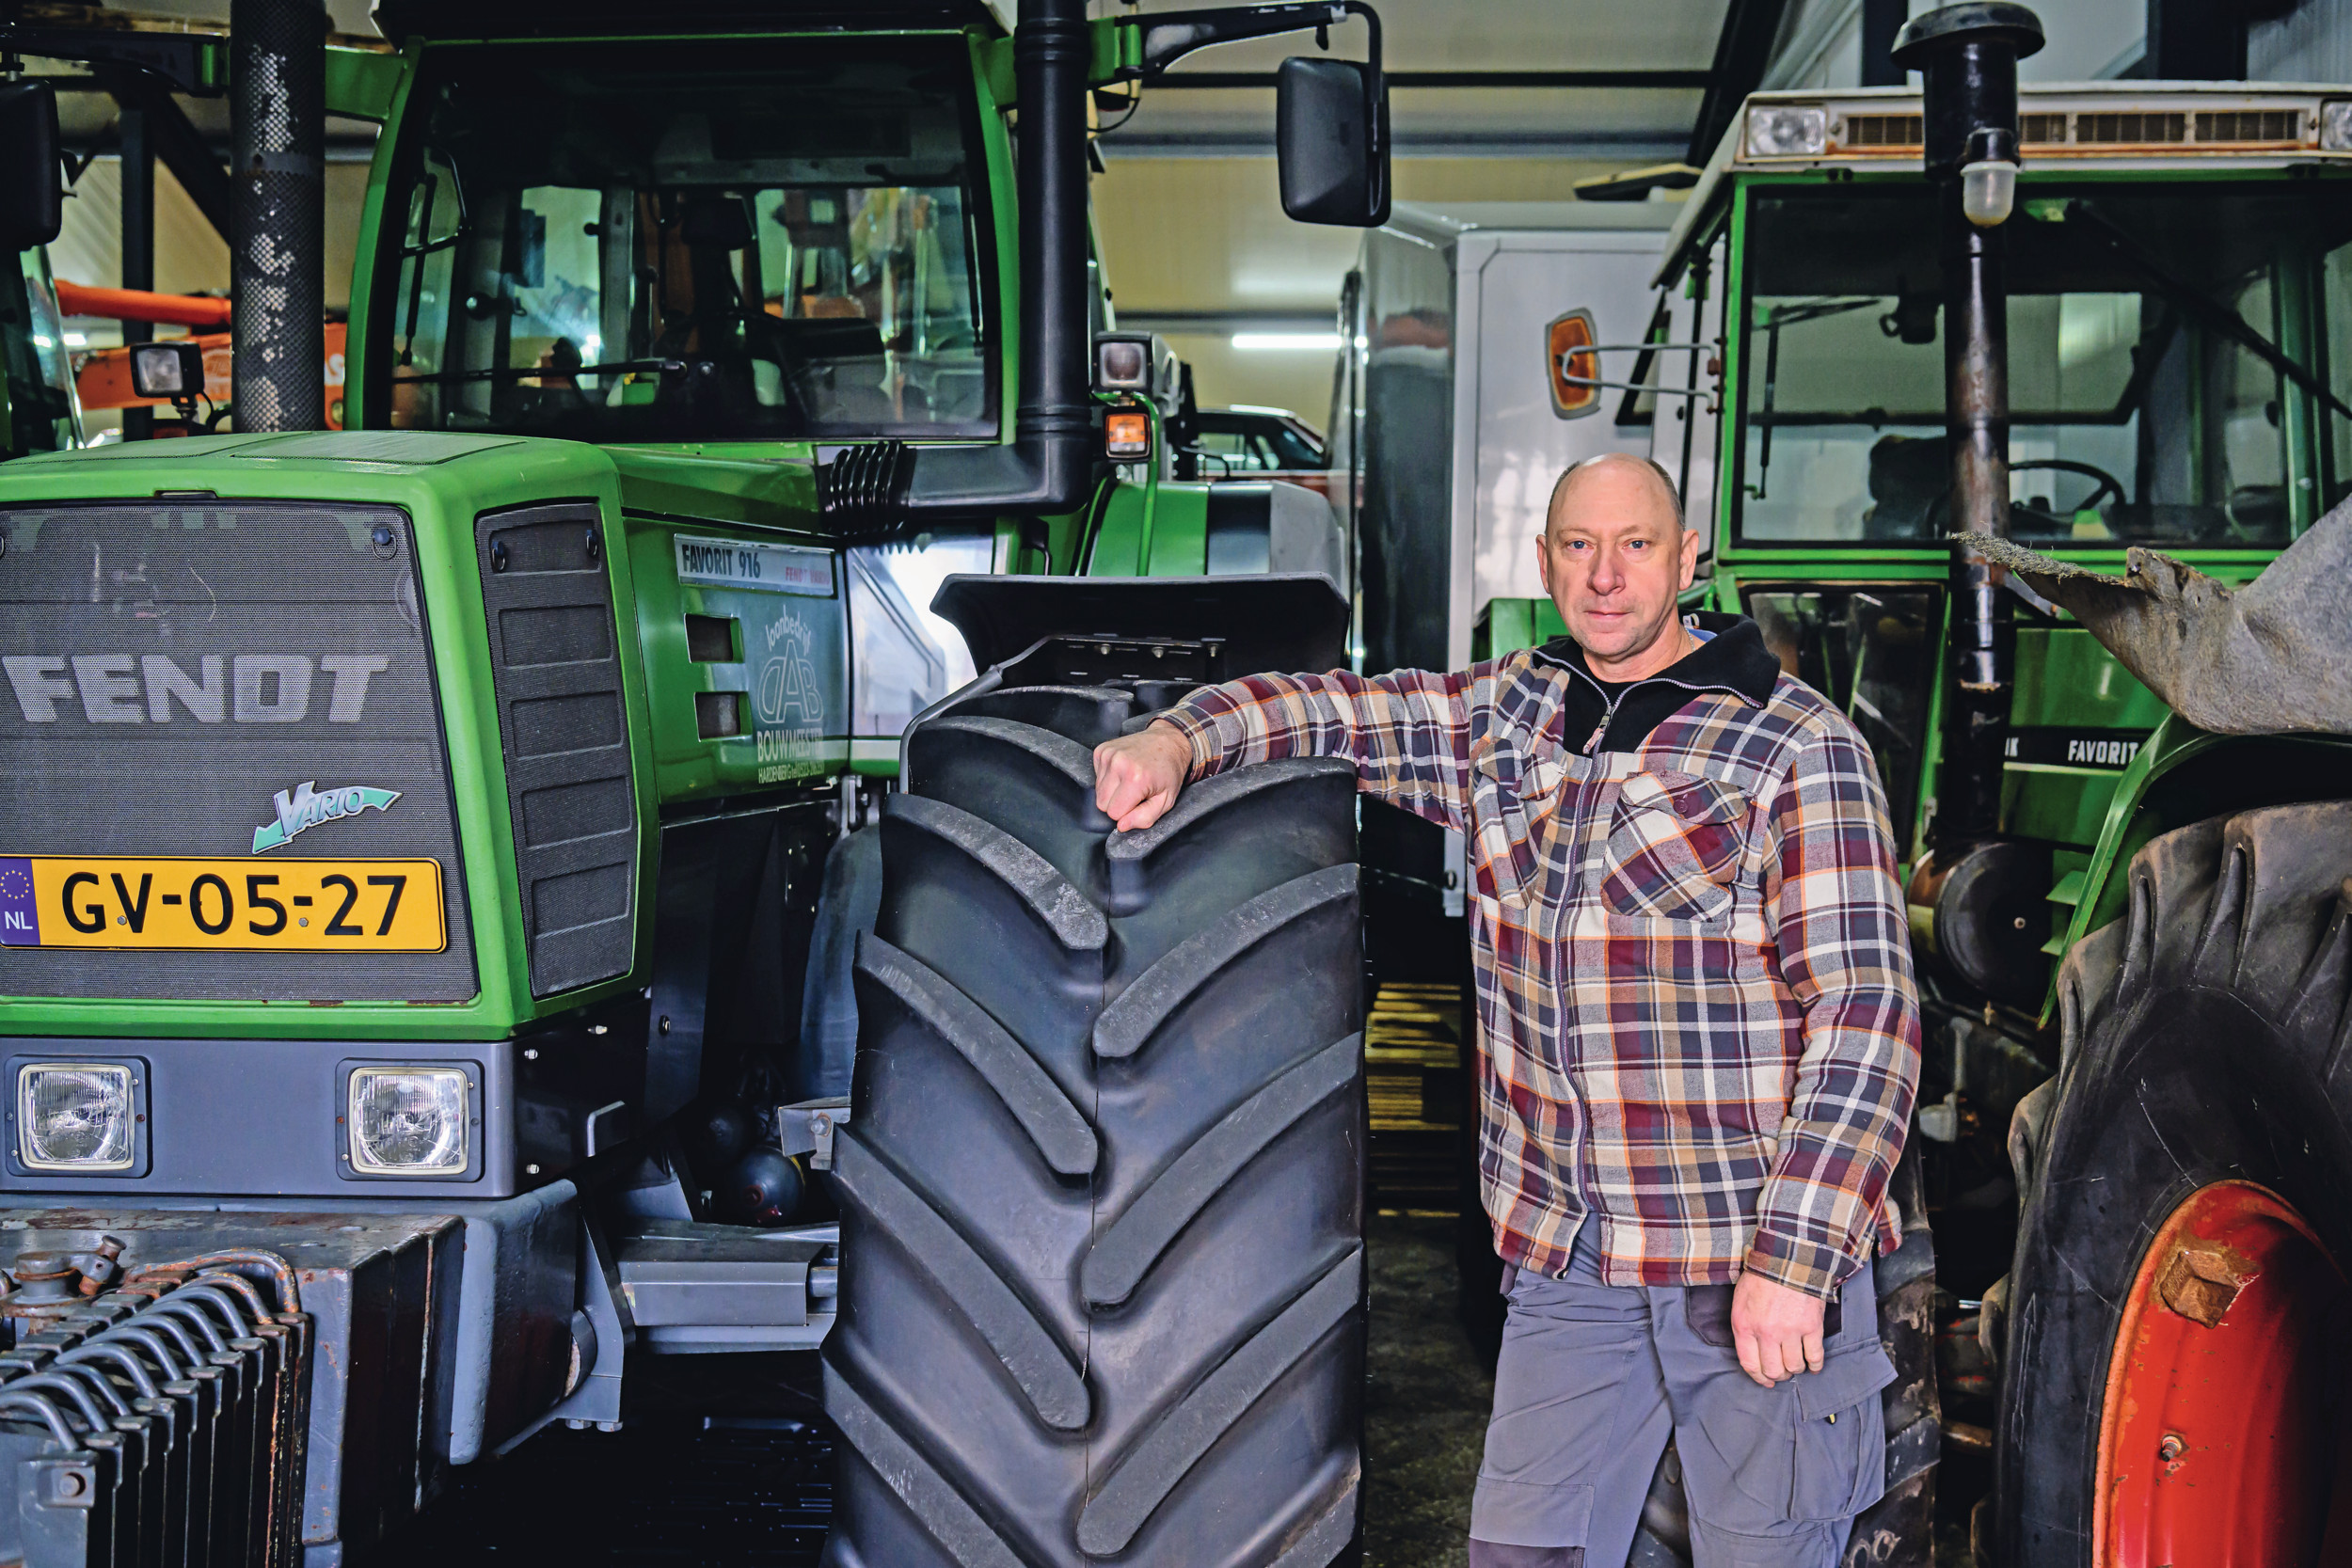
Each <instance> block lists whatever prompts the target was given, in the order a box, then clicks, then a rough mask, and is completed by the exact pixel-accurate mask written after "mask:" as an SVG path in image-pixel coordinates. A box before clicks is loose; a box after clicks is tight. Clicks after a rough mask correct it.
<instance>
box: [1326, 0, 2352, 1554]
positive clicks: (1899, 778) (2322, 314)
mask: <svg viewBox="0 0 2352 1568" xmlns="http://www.w3.org/2000/svg"><path fill="white" fill-rule="evenodd" d="M1905 42H1906V44H1907V45H1908V50H1909V53H1907V54H1906V56H1905V57H1906V61H1907V63H1909V64H1911V65H1912V66H1913V67H1914V69H1924V70H1925V71H1926V72H1927V82H1926V87H1925V91H1924V94H1923V93H1922V92H1921V91H1920V90H1917V89H1908V90H1907V89H1900V88H1887V89H1860V90H1853V91H1827V92H1824V91H1806V92H1771V93H1759V94H1756V95H1755V96H1753V97H1751V98H1750V99H1749V100H1748V101H1747V103H1746V105H1745V107H1744V108H1743V110H1742V111H1741V113H1740V117H1739V119H1737V120H1736V121H1735V123H1734V126H1733V128H1732V130H1731V132H1730V134H1729V135H1727V136H1726V137H1725V139H1724V143H1723V144H1722V146H1721V147H1720V149H1719V150H1717V152H1716V153H1715V156H1714V158H1713V160H1712V161H1711V163H1710V164H1709V165H1708V167H1707V169H1706V170H1705V172H1704V174H1703V176H1702V177H1701V178H1700V180H1699V181H1698V183H1697V186H1696V188H1695V189H1694V190H1693V191H1692V195H1691V198H1690V200H1689V202H1688V204H1687V206H1685V207H1684V209H1683V211H1682V214H1681V217H1680V219H1679V221H1678V223H1677V227H1676V230H1675V231H1674V233H1673V235H1672V236H1671V238H1670V240H1669V242H1668V245H1667V257H1666V261H1665V264H1664V267H1663V270H1662V272H1661V276H1660V278H1659V283H1660V286H1661V290H1662V291H1663V292H1662V293H1661V297H1660V304H1659V310H1658V313H1657V316H1656V318H1655V321H1656V325H1654V326H1653V328H1652V330H1651V332H1650V333H1649V334H1648V335H1647V339H1648V341H1645V343H1643V344H1642V345H1640V347H1639V349H1638V350H1629V351H1627V352H1625V353H1623V354H1620V355H1608V354H1601V355H1590V356H1576V357H1577V361H1578V362H1574V363H1568V364H1565V365H1564V367H1563V371H1564V373H1565V374H1567V375H1570V376H1572V377H1573V376H1582V377H1585V378H1591V379H1596V380H1598V381H1600V382H1601V383H1602V384H1603V385H1614V384H1619V383H1625V382H1628V381H1631V382H1634V383H1637V384H1638V389H1637V392H1636V393H1635V394H1634V395H1629V396H1628V397H1627V399H1626V401H1625V403H1624V404H1623V406H1622V409H1621V411H1620V413H1619V415H1618V418H1619V420H1621V421H1627V422H1631V421H1636V420H1640V421H1648V422H1651V423H1652V425H1653V449H1652V450H1653V451H1654V454H1655V455H1656V456H1657V458H1658V459H1659V461H1661V463H1663V464H1665V465H1666V466H1667V467H1668V468H1669V470H1670V471H1672V472H1675V473H1677V475H1678V476H1679V477H1680V478H1681V480H1682V481H1683V483H1684V485H1685V487H1686V493H1687V495H1688V496H1689V499H1690V513H1691V517H1692V522H1693V524H1694V526H1697V527H1699V528H1701V529H1703V530H1705V531H1706V539H1707V555H1706V560H1705V563H1704V564H1703V566H1702V568H1701V578H1700V580H1699V582H1698V583H1697V584H1696V585H1695V586H1694V588H1693V589H1692V592H1691V594H1690V603H1691V606H1692V608H1693V609H1705V610H1733V611H1739V612H1741V613H1744V614H1747V615H1750V616H1753V617H1755V618H1756V620H1757V621H1758V622H1759V623H1760V624H1761V625H1762V627H1763V629H1764V632H1765V635H1766V638H1767V640H1768V641H1770V642H1771V644H1772V646H1773V647H1774V648H1775V649H1776V650H1777V651H1778V652H1779V654H1780V657H1781V658H1782V661H1783V664H1784V667H1785V668H1786V669H1787V670H1788V672H1789V673H1792V674H1794V675H1796V676H1798V677H1799V678H1801V679H1803V680H1804V681H1806V682H1807V683H1808V684H1811V685H1813V686H1814V687H1816V688H1817V689H1820V690H1821V691H1823V692H1825V693H1829V694H1831V695H1832V696H1833V697H1834V698H1835V699H1836V701H1837V702H1838V703H1839V704H1840V705H1843V706H1844V707H1845V708H1846V710H1847V712H1848V713H1849V714H1850V716H1851V718H1852V720H1853V721H1854V722H1855V724H1856V725H1857V726H1858V727H1859V728H1860V729H1861V730H1862V731H1863V733H1864V734H1865V736H1867V738H1868V740H1869V742H1870V744H1871V745H1872V747H1873V749H1874V751H1875V752H1876V755H1877V759H1878V763H1879V768H1880V770H1881V773H1882V776H1883V780H1884V783H1885V785H1886V789H1887V794H1888V798H1889V801H1890V804H1891V808H1892V812H1893V816H1894V827H1895V832H1896V838H1897V842H1898V845H1899V852H1900V854H1901V856H1902V858H1903V860H1904V861H1905V863H1906V864H1905V865H1904V868H1903V869H1904V874H1905V876H1906V878H1907V886H1908V894H1909V900H1910V909H1911V923H1912V930H1913V934H1914V942H1915V953H1916V955H1917V958H1918V960H1919V965H1918V967H1919V974H1920V980H1921V989H1922V1003H1923V1007H1924V1022H1925V1035H1926V1037H1925V1052H1926V1054H1925V1064H1924V1081H1923V1084H1922V1087H1921V1091H1920V1102H1919V1110H1918V1115H1917V1125H1916V1136H1915V1139H1914V1141H1913V1142H1914V1148H1915V1149H1916V1150H1917V1151H1918V1159H1917V1161H1916V1163H1915V1164H1914V1163H1913V1162H1911V1161H1908V1160H1907V1161H1906V1162H1905V1166H1906V1168H1905V1169H1904V1170H1902V1171H1899V1173H1898V1176H1897V1192H1898V1196H1899V1201H1900V1203H1901V1206H1902V1209H1903V1212H1904V1214H1905V1218H1906V1222H1907V1224H1908V1225H1909V1226H1910V1227H1914V1228H1913V1231H1912V1242H1911V1243H1908V1244H1906V1245H1905V1247H1904V1248H1903V1249H1902V1251H1901V1252H1900V1253H1899V1254H1897V1255H1896V1256H1895V1257H1894V1258H1893V1259H1881V1260H1880V1265H1879V1266H1880V1285H1881V1289H1882V1291H1885V1292H1891V1293H1892V1295H1891V1299H1890V1301H1889V1303H1888V1305H1889V1307H1891V1308H1892V1309H1891V1310H1890V1311H1889V1312H1888V1314H1887V1323H1888V1333H1889V1338H1890V1341H1891V1342H1892V1348H1893V1349H1894V1351H1895V1353H1896V1359H1897V1362H1898V1365H1899V1367H1900V1368H1902V1370H1903V1371H1904V1374H1905V1375H1904V1376H1903V1377H1901V1378H1900V1379H1899V1381H1898V1383H1897V1384H1896V1385H1895V1386H1892V1387H1891V1388H1890V1389H1889V1390H1888V1393H1887V1401H1888V1413H1887V1431H1888V1433H1889V1434H1890V1438H1889V1453H1888V1466H1887V1481H1888V1487H1889V1491H1888V1496H1887V1497H1886V1499H1885V1500H1884V1501H1883V1502H1882V1503H1881V1504H1880V1505H1878V1507H1877V1508H1875V1509H1874V1510H1873V1511H1871V1512H1870V1513H1867V1514H1865V1515H1864V1516H1863V1519H1862V1520H1861V1522H1860V1524H1859V1525H1858V1527H1857V1529H1856V1532H1855V1535H1854V1539H1853V1543H1852V1544H1851V1547H1850V1549H1849V1560H1850V1561H1853V1562H1857V1563H1859V1562H1869V1563H1883V1562H1891V1561H1902V1562H1917V1563H1925V1562H1928V1561H1929V1560H1931V1557H1930V1551H1931V1539H1930V1531H1929V1524H1930V1518H1931V1513H1933V1512H1935V1511H1936V1510H1935V1504H1934V1498H1933V1491H1932V1489H1933V1488H1934V1487H1935V1485H1936V1481H1935V1478H1936V1475H1937V1473H1938V1472H1937V1471H1936V1470H1935V1469H1934V1468H1933V1466H1935V1465H1937V1463H1938V1459H1939V1456H1940V1457H1941V1460H1942V1470H1941V1475H1942V1477H1943V1480H1942V1482H1941V1488H1942V1492H1943V1494H1944V1495H1943V1498H1942V1503H1941V1513H1942V1514H1943V1516H1944V1517H1945V1518H1946V1519H1947V1522H1948V1527H1947V1528H1953V1529H1958V1528H1968V1529H1969V1531H1970V1534H1971V1535H1972V1537H1973V1540H1974V1552H1975V1557H1976V1560H1978V1561H1979V1562H1982V1563H1987V1564H2018V1565H2034V1568H2040V1565H2042V1564H2077V1563H2080V1564H2090V1563H2094V1562H2095V1563H2099V1564H2103V1565H2104V1564H2122V1565H2131V1568H2140V1565H2143V1564H2144V1565H2153V1564H2158V1563H2166V1562H2190V1561H2214V1562H2279V1563H2285V1562H2314V1561H2322V1560H2336V1554H2340V1553H2341V1552H2342V1551H2343V1550H2344V1543H2345V1542H2346V1541H2347V1540H2352V1536H2347V1534H2346V1533H2345V1532H2346V1530H2347V1528H2352V1527H2347V1518H2348V1517H2352V1507H2348V1506H2347V1505H2352V1492H2348V1491H2347V1489H2346V1484H2345V1481H2344V1476H2345V1475H2346V1474H2348V1473H2352V1472H2346V1471H2345V1470H2344V1468H2343V1464H2344V1454H2345V1452H2346V1449H2344V1447H2343V1441H2344V1440H2343V1438H2342V1436H2341V1430H2342V1429H2341V1427H2340V1425H2339V1422H2340V1420H2341V1418H2342V1412H2343V1410H2344V1408H2345V1407H2346V1406H2345V1403H2344V1400H2345V1395H2346V1392H2347V1390H2346V1388H2345V1386H2344V1363H2343V1361H2342V1359H2341V1355H2340V1352H2339V1350H2338V1349H2337V1345H2338V1343H2339V1341H2340V1338H2341V1329H2340V1327H2339V1326H2336V1325H2339V1324H2340V1323H2341V1322H2342V1316H2341V1315H2342V1313H2343V1312H2344V1309H2345V1307H2346V1306H2347V1304H2352V1288H2348V1287H2347V1283H2346V1280H2347V1275H2346V1273H2345V1270H2346V1268H2347V1267H2352V1204H2347V1201H2346V1199H2347V1198H2348V1197H2352V1088H2347V1086H2346V1082H2347V1081H2346V1079H2345V1077H2344V1072H2345V1056H2344V1038H2345V1035H2344V1029H2345V1027H2346V1013H2345V1002H2346V993H2347V990H2348V989H2352V970H2347V968H2346V964H2347V957H2346V945H2345V944H2346V942H2347V940H2352V939H2348V938H2347V932H2348V931H2352V914H2348V913H2347V908H2348V906H2347V903H2346V899H2347V898H2348V897H2352V893H2347V889H2352V881H2347V877H2352V807H2348V806H2347V804H2346V802H2347V801H2348V800H2352V745H2347V743H2346V740H2345V739H2344V736H2346V735H2347V734H2352V709H2347V706H2346V704H2345V700H2344V641H2343V638H2344V625H2345V619H2344V617H2345V614H2346V611H2347V603H2346V597H2345V590H2344V580H2345V578H2344V555H2345V551H2346V545H2345V540H2346V535H2347V531H2352V522H2348V521H2347V518H2346V516H2344V515H2341V514H2339V513H2337V512H2335V511H2334V510H2333V509H2335V508H2337V507H2338V506H2339V504H2340V503H2341V502H2342V501H2343V500H2344V499H2345V498H2346V496H2347V495H2352V94H2347V93H2344V92H2341V91H2336V90H2329V89H2322V88H2310V87H2267V86H2264V85H2260V84H2252V83H2197V84H2167V83H2148V82H2112V83H2099V84H2094V85H2090V86H2085V87H2042V86H2036V87H2026V88H2022V89H2021V88H2019V87H2017V85H2016V77H2015V58H2016V56H2017V55H2018V54H2019V53H2023V52H2030V50H2031V49H2032V48H2034V47H2037V46H2038V45H2039V42H2040V29H2039V26H2038V24H2036V23H2035V21H2034V19H2033V17H2032V15H2031V13H2030V12H2026V11H2024V10H2023V8H2018V7H2012V6H2001V5H1968V6H1953V7H1948V8H1945V9H1944V10H1942V11H1934V12H1929V13H1926V14H1924V15H1923V16H1921V17H1919V18H1917V19H1915V21H1914V22H1913V24H1911V28H1910V30H1909V32H1908V34H1907V35H1906V39H1905ZM1923 172H1924V177H1923ZM1364 336H1366V337H1367V338H1368V339H1369V341H1371V342H1372V343H1373V344H1375V347H1374V349H1373V350H1372V352H1371V355H1370V364H1369V369H1370V372H1371V380H1370V385H1371V386H1372V387H1373V388H1375V391H1376V389H1377V388H1378V386H1379V380H1378V377H1379V375H1380V350H1379V348H1378V347H1377V345H1378V344H1379V343H1381V342H1382V341H1386V339H1384V337H1383V335H1382V334H1381V333H1380V332H1379V331H1378V330H1377V329H1376V326H1375V328H1368V329H1366V330H1365V332H1364ZM1391 336H1393V335H1391ZM1528 351H1529V352H1532V351H1533V345H1532V344H1531V345H1529V350H1528ZM1637 353H1638V356H1639V357H1638V358H1637V357H1636V354H1637ZM1596 360H1597V361H1599V369H1598V370H1596V369H1594V368H1593V367H1594V364H1595V361H1596ZM1955 536H1958V538H1959V540H1960V543H1959V544H1958V545H1957V546H1956V545H1955V544H1954V543H1953V540H1954V537H1955ZM1402 547H1403V545H1402V543H1401V542H1400V541H1395V540H1376V539H1374V538H1371V537H1367V540H1366V542H1365V546H1364V548H1365V559H1366V561H1367V562H1370V561H1371V560H1372V559H1373V558H1374V555H1375V551H1379V552H1394V551H1396V550H1399V549H1401V548H1402ZM1370 575H1371V574H1370V572H1369V571H1368V572H1367V578H1370ZM2249 585H2251V586H2249ZM1480 623H1481V627H1482V632H1481V635H1482V637H1483V638H1484V639H1485V640H1486V650H1485V651H1487V652H1491V653H1494V654H1501V653H1503V652H1506V651H1508V650H1509V649H1511V648H1513V647H1517V646H1525V645H1528V644H1529V643H1530V642H1532V641H1541V640H1542V639H1543V638H1545V637H1548V636H1550V635H1554V634H1556V633H1557V632H1558V631H1559V630H1560V629H1561V628H1560V626H1559V623H1558V621H1557V618H1556V616H1555V615H1554V614H1553V612H1552V610H1551V606H1550V605H1549V603H1548V602H1545V601H1541V600H1507V599H1497V600H1495V601H1493V602H1491V603H1490V604H1487V605H1486V606H1483V607H1480ZM1387 657H1388V650H1385V649H1382V648H1380V647H1377V646H1374V647H1371V648H1369V649H1368V650H1367V660H1366V664H1367V667H1368V668H1375V667H1385V663H1384V660H1385V659H1386V658H1387ZM1366 841H1367V845H1368V846H1369V845H1371V844H1372V843H1374V842H1375V839H1374V834H1373V832H1372V826H1371V823H1370V820H1369V818H1368V820H1367V825H1366ZM1423 860H1424V863H1429V864H1433V865H1434V864H1436V863H1437V862H1436V860H1435V857H1434V854H1428V855H1424V856H1423ZM1439 896H1440V892H1439V887H1438V884H1437V883H1436V882H1435V881H1434V879H1433V880H1432V881H1431V882H1430V883H1429V885H1428V887H1427V889H1426V892H1425V895H1424V902H1425V903H1426V904H1427V905H1428V906H1429V907H1431V908H1433V909H1434V908H1435V907H1436V905H1437V902H1438V898H1439ZM1486 1294H1487V1295H1490V1294H1491V1287H1487V1288H1486ZM1479 1299H1480V1295H1479V1291H1478V1289H1477V1287H1476V1285H1475V1283H1474V1282H1470V1289H1469V1291H1468V1292H1467V1293H1466V1303H1468V1304H1472V1305H1475V1304H1476V1303H1477V1302H1478V1301H1479ZM1670 1469H1671V1465H1669V1466H1668V1467H1667V1470H1670ZM1667 1470H1661V1478H1660V1481H1659V1482H1658V1485H1657V1488H1656V1490H1655V1491H1654V1493H1653V1497H1652V1503H1653V1507H1652V1508H1651V1510H1650V1511H1649V1513H1648V1514H1647V1515H1646V1519H1647V1526H1648V1528H1649V1529H1650V1530H1651V1532H1652V1534H1653V1535H1654V1536H1655V1537H1656V1538H1657V1543H1658V1544H1661V1545H1662V1546H1664V1547H1667V1548H1671V1549H1675V1550H1681V1549H1684V1547H1683V1543H1682V1541H1681V1540H1680V1539H1679V1530H1680V1528H1681V1526H1680V1524H1679V1509H1680V1502H1679V1493H1678V1490H1677V1488H1676V1487H1675V1486H1674V1484H1673V1481H1672V1477H1671V1475H1670V1474H1669V1473H1667ZM1645 1549H1647V1548H1645ZM1938 1560H1941V1559H1938Z"/></svg>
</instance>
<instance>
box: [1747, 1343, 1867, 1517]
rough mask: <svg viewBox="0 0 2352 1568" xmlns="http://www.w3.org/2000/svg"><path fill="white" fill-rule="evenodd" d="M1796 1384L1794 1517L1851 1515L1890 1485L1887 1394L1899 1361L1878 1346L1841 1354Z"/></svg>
mask: <svg viewBox="0 0 2352 1568" xmlns="http://www.w3.org/2000/svg"><path fill="white" fill-rule="evenodd" d="M1795 1381H1796V1394H1797V1399H1796V1406H1797V1430H1796V1434H1795V1437H1796V1447H1795V1451H1794V1452H1793V1453H1791V1455H1790V1456H1789V1492H1788V1517H1789V1518H1791V1519H1846V1518H1851V1517H1852V1516H1853V1515H1854V1514H1856V1513H1861V1512H1862V1511H1863V1510H1864V1509H1866V1508H1867V1507H1869V1506H1870V1505H1871V1504H1872V1503H1874V1502H1876V1501H1878V1499H1879V1494H1880V1493H1882V1492H1883V1491H1884V1490H1885V1489H1886V1418H1885V1414H1884V1412H1883V1409H1882V1407H1881V1404H1880V1400H1879V1391H1880V1390H1881V1389H1883V1388H1884V1387H1885V1386H1887V1385H1888V1384H1890V1383H1892V1382H1894V1381H1895V1364H1894V1363H1893V1362H1892V1361H1890V1360H1888V1359H1887V1358H1886V1352H1885V1351H1884V1350H1883V1349H1882V1348H1881V1347H1880V1346H1879V1345H1877V1344H1876V1343H1871V1344H1867V1345H1861V1346H1857V1347H1856V1348H1854V1349H1853V1350H1851V1351H1848V1352H1847V1353H1846V1354H1843V1355H1834V1356H1832V1357H1830V1359H1829V1362H1828V1364H1827V1365H1825V1366H1823V1367H1822V1369H1821V1370H1820V1371H1818V1372H1803V1373H1800V1374H1798V1376H1797V1378H1796V1380H1795ZM1759 1500H1760V1499H1759Z"/></svg>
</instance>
